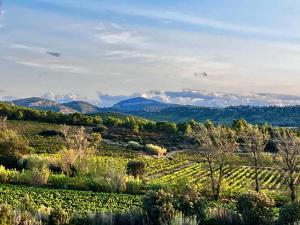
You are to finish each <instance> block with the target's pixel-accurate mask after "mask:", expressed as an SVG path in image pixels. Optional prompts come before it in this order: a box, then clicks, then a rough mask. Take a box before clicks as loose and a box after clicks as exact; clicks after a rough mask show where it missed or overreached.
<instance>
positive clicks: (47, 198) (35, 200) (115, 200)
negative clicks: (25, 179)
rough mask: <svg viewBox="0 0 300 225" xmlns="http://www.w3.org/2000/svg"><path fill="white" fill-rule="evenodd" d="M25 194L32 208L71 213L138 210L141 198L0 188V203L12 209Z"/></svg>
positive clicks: (19, 187)
mask: <svg viewBox="0 0 300 225" xmlns="http://www.w3.org/2000/svg"><path fill="white" fill-rule="evenodd" d="M26 194H27V195H28V196H29V199H30V203H31V205H32V206H33V207H35V208H40V207H42V206H44V207H50V208H56V207H61V208H63V209H65V210H66V211H68V212H70V213H75V212H80V213H86V212H99V211H101V212H106V211H109V212H110V211H116V212H125V211H128V210H130V209H132V210H140V208H141V199H142V197H141V196H138V195H124V194H113V193H95V192H89V191H72V190H59V189H46V188H38V187H26V186H20V185H2V184H1V185H0V203H9V204H10V205H12V206H14V207H18V206H21V204H22V203H23V202H24V196H25V195H26Z"/></svg>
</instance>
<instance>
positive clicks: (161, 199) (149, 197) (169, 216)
mask: <svg viewBox="0 0 300 225" xmlns="http://www.w3.org/2000/svg"><path fill="white" fill-rule="evenodd" d="M172 201H173V195H172V194H170V193H167V192H165V191H164V190H159V191H157V192H154V191H148V192H147V194H146V195H145V198H144V201H143V209H144V211H145V212H146V214H147V218H148V220H150V221H151V222H152V224H153V225H161V224H170V223H171V221H172V220H173V219H174V217H175V208H174V206H173V202H172Z"/></svg>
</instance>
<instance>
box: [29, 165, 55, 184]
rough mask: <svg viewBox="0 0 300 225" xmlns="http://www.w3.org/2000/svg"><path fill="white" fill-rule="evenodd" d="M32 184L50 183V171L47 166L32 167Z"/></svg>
mask: <svg viewBox="0 0 300 225" xmlns="http://www.w3.org/2000/svg"><path fill="white" fill-rule="evenodd" d="M30 174H31V184H33V185H45V184H47V183H48V179H49V176H50V171H49V169H48V168H47V167H44V166H43V167H42V168H32V169H31V170H30Z"/></svg>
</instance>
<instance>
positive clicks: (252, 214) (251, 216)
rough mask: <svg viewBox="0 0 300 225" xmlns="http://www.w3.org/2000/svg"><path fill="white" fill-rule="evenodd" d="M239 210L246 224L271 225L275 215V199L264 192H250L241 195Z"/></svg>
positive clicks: (238, 202)
mask: <svg viewBox="0 0 300 225" xmlns="http://www.w3.org/2000/svg"><path fill="white" fill-rule="evenodd" d="M237 210H238V212H239V213H240V214H241V215H242V218H243V222H244V224H245V225H254V224H255V225H269V224H272V223H273V221H274V217H275V212H274V201H273V200H272V199H270V198H268V197H267V196H266V195H265V194H262V193H256V192H249V193H247V194H242V195H241V196H239V197H238V200H237Z"/></svg>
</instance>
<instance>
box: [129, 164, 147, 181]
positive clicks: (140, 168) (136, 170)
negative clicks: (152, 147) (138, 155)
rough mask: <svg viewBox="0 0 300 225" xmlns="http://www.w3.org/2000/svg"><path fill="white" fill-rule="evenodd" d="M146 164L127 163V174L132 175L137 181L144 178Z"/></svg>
mask: <svg viewBox="0 0 300 225" xmlns="http://www.w3.org/2000/svg"><path fill="white" fill-rule="evenodd" d="M145 167H146V165H145V163H144V162H142V161H132V162H128V163H127V174H128V175H132V176H133V177H134V178H135V179H136V178H138V177H143V175H144V173H145Z"/></svg>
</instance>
